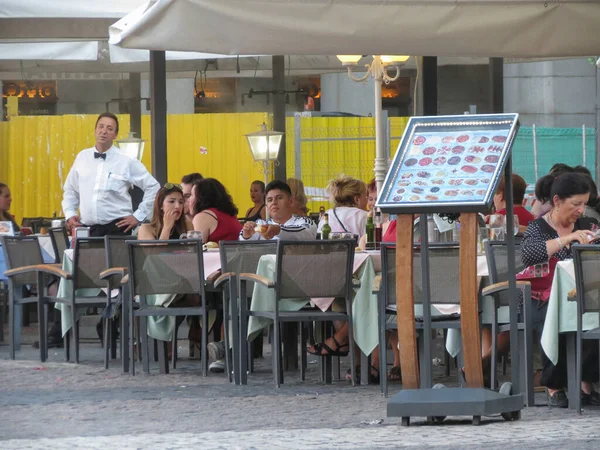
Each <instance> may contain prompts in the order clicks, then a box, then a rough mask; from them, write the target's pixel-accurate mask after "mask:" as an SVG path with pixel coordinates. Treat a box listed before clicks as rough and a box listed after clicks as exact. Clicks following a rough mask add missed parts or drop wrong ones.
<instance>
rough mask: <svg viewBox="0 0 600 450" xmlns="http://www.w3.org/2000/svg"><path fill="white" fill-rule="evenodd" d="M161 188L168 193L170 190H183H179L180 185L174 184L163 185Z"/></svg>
mask: <svg viewBox="0 0 600 450" xmlns="http://www.w3.org/2000/svg"><path fill="white" fill-rule="evenodd" d="M163 187H164V188H165V189H167V190H168V191H170V190H171V189H179V190H180V191H181V190H183V189H181V185H180V184H176V183H165V185H164V186H163Z"/></svg>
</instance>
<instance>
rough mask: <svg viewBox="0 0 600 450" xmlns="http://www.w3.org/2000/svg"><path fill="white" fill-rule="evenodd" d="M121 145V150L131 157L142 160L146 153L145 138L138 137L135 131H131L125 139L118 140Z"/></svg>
mask: <svg viewBox="0 0 600 450" xmlns="http://www.w3.org/2000/svg"><path fill="white" fill-rule="evenodd" d="M116 142H117V145H118V146H119V151H120V152H121V153H123V154H124V155H127V156H129V157H130V158H133V159H137V160H138V161H141V160H142V156H143V155H144V144H145V143H146V141H145V140H144V139H140V138H136V137H135V133H129V134H128V135H127V137H126V138H125V139H121V140H120V141H116Z"/></svg>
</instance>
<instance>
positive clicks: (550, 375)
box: [532, 300, 599, 389]
mask: <svg viewBox="0 0 600 450" xmlns="http://www.w3.org/2000/svg"><path fill="white" fill-rule="evenodd" d="M532 303H533V304H532V310H533V312H532V319H533V329H534V330H535V332H536V333H537V336H538V339H540V340H541V337H542V331H543V329H544V321H545V320H546V312H547V311H548V302H538V301H537V300H532ZM540 348H541V344H540ZM541 352H542V376H541V378H540V384H541V385H542V386H546V387H547V388H549V389H565V388H566V387H567V381H568V377H567V337H566V336H565V335H564V334H559V335H558V362H557V364H556V365H554V364H552V361H550V360H549V359H548V357H547V356H546V354H545V353H544V350H543V349H542V350H541ZM581 356H582V366H581V367H582V370H581V373H582V376H581V379H582V381H586V382H589V383H595V382H597V381H598V376H599V369H598V341H595V340H586V341H583V345H582V349H581Z"/></svg>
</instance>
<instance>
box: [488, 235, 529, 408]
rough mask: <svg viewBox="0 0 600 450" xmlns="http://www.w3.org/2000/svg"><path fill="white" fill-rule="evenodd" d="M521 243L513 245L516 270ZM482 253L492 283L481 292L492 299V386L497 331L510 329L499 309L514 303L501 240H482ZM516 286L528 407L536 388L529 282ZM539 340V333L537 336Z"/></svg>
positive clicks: (505, 247)
mask: <svg viewBox="0 0 600 450" xmlns="http://www.w3.org/2000/svg"><path fill="white" fill-rule="evenodd" d="M520 242H521V241H519V243H518V244H516V245H515V249H514V251H515V269H516V271H517V273H518V272H520V271H521V270H523V268H524V266H523V262H522V260H521V245H520ZM485 255H486V259H487V264H488V273H489V275H488V278H489V280H490V284H491V286H487V287H485V288H484V289H483V290H482V295H490V296H491V297H492V298H493V300H494V308H493V320H492V331H491V332H492V357H491V365H492V369H491V377H490V383H491V386H492V388H493V387H494V386H495V385H496V374H497V368H496V365H497V354H498V342H497V341H498V339H497V337H498V333H502V332H504V331H510V324H502V325H498V309H499V308H501V307H503V306H505V307H510V306H511V303H515V302H514V299H513V301H512V302H511V299H510V298H509V296H508V248H507V244H506V242H504V241H487V242H486V243H485ZM517 288H519V289H520V290H521V293H522V295H523V314H522V316H523V319H522V320H521V321H519V323H518V330H519V350H518V353H515V352H512V354H513V355H515V354H518V355H519V358H520V365H519V367H520V368H521V379H522V380H523V381H524V385H523V386H522V387H523V389H522V392H523V393H524V394H525V402H526V405H527V406H534V405H535V391H534V388H533V377H534V371H533V325H532V323H531V314H532V313H531V307H532V304H531V286H530V284H529V283H528V282H522V281H520V282H518V283H517ZM538 339H541V336H538Z"/></svg>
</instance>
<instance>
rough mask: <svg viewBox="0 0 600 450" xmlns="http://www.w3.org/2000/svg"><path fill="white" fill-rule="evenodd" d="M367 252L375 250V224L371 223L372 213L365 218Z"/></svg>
mask: <svg viewBox="0 0 600 450" xmlns="http://www.w3.org/2000/svg"><path fill="white" fill-rule="evenodd" d="M367 250H375V224H374V223H373V211H372V210H371V211H369V215H368V216H367Z"/></svg>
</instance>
